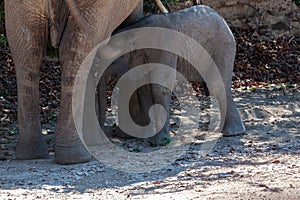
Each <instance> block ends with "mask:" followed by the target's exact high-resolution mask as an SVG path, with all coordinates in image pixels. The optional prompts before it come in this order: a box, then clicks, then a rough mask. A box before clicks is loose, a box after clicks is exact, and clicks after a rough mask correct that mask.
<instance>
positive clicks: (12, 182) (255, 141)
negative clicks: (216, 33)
mask: <svg viewBox="0 0 300 200" xmlns="http://www.w3.org/2000/svg"><path fill="white" fill-rule="evenodd" d="M235 96H236V98H235V100H236V102H237V103H238V106H239V109H240V111H241V114H242V116H243V120H244V122H245V125H246V128H247V134H246V135H243V136H236V137H227V138H220V139H219V140H218V143H217V144H216V145H215V147H214V149H213V151H212V152H210V153H209V154H208V155H207V156H206V157H201V156H200V155H199V152H197V149H199V148H200V146H201V141H199V143H195V144H194V145H192V147H191V149H190V151H188V152H187V154H186V155H184V156H182V157H181V158H179V159H178V160H177V161H176V162H174V163H172V164H171V165H169V166H168V167H167V168H165V169H162V170H159V171H155V172H149V173H143V174H133V173H131V174H130V173H125V172H121V171H116V170H113V169H110V168H107V167H105V166H104V165H102V164H101V163H99V162H98V161H97V160H93V161H91V162H89V163H85V164H78V165H68V166H61V165H57V164H55V163H53V155H50V156H49V159H45V160H31V161H18V160H14V159H11V160H4V161H0V166H1V167H0V199H1V200H6V199H7V200H8V199H275V200H277V199H299V198H300V189H299V188H300V104H299V103H300V95H299V93H294V94H293V95H289V94H284V93H283V92H282V91H277V92H267V91H256V92H251V93H248V92H236V94H235ZM12 157H13V155H12Z"/></svg>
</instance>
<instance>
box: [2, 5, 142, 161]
mask: <svg viewBox="0 0 300 200" xmlns="http://www.w3.org/2000/svg"><path fill="white" fill-rule="evenodd" d="M65 2H66V1H65V0H38V1H36V0H5V20H6V31H7V36H8V41H9V47H10V50H11V53H12V57H13V60H14V63H15V66H16V73H17V85H18V125H19V127H18V128H19V141H18V144H17V148H16V157H17V158H18V159H37V158H45V157H47V155H48V152H47V145H46V143H45V141H44V140H43V138H42V135H41V124H40V109H39V78H40V67H41V64H42V61H43V58H44V56H45V52H46V47H47V44H48V38H50V40H51V44H52V45H53V46H54V47H58V48H59V58H60V61H61V67H62V77H61V87H62V94H61V102H60V113H59V117H58V122H57V123H58V125H57V130H56V141H55V161H56V162H57V163H59V164H72V163H82V162H87V161H89V160H90V159H91V155H90V154H89V152H88V151H87V150H86V149H85V147H84V146H83V145H82V143H81V141H80V138H79V136H78V134H77V132H76V128H75V125H74V120H73V116H72V106H71V105H72V104H71V102H72V99H71V98H72V90H73V85H74V80H75V77H76V73H77V71H78V69H79V66H80V64H81V63H82V61H83V59H84V58H85V57H86V55H87V54H88V53H89V52H90V50H91V49H92V48H93V47H94V46H95V45H97V44H98V43H100V42H101V41H103V40H104V39H106V38H107V37H108V36H110V35H111V33H112V32H113V30H114V29H116V28H117V27H118V26H119V25H120V24H121V23H122V22H123V21H124V20H125V19H126V18H127V17H128V15H129V14H130V13H132V11H133V10H134V9H135V8H136V7H137V6H138V5H139V7H141V6H142V2H141V0H122V1H119V0H109V1H103V0H84V1H73V3H75V6H76V8H78V9H77V10H78V11H80V13H79V15H77V17H78V16H79V17H82V19H84V20H82V21H83V22H85V24H80V23H78V22H79V21H80V19H78V18H77V19H76V16H75V15H70V13H71V14H72V13H76V12H75V11H74V10H72V9H71V10H70V11H71V12H69V9H68V7H67V5H66V3H65ZM68 2H70V1H68ZM139 3H140V4H139ZM138 10H139V11H141V9H138ZM72 11H73V12H72ZM77 14H78V13H77ZM141 14H142V13H141ZM134 18H135V17H133V18H131V19H129V21H131V22H132V21H134ZM78 20H79V21H78ZM80 25H84V29H83V27H80ZM49 35H50V37H49Z"/></svg>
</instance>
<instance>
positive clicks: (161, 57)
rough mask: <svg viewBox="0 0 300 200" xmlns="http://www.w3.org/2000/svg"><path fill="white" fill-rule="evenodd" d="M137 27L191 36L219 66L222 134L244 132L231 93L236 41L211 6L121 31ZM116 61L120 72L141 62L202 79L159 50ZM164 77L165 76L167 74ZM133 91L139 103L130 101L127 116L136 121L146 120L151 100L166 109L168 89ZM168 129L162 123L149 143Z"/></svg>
mask: <svg viewBox="0 0 300 200" xmlns="http://www.w3.org/2000/svg"><path fill="white" fill-rule="evenodd" d="M139 27H163V28H168V29H172V30H176V31H179V32H181V33H184V34H186V35H188V36H190V37H191V38H193V39H195V40H196V41H197V42H198V43H199V44H201V45H202V46H203V47H204V48H205V49H206V51H207V52H208V53H209V54H210V55H211V57H212V58H213V60H214V62H215V64H216V65H217V66H218V68H219V71H220V74H221V76H222V78H223V81H224V85H225V90H226V98H227V99H226V100H227V109H226V117H225V124H224V127H223V130H222V133H223V135H224V136H233V135H239V134H242V133H244V132H245V127H244V125H243V123H242V120H241V117H240V114H239V111H238V110H237V107H236V105H235V103H234V101H233V97H232V92H231V79H232V73H233V64H234V58H235V51H236V50H235V45H236V44H235V40H234V37H233V35H232V33H231V31H230V29H229V27H228V26H227V24H226V22H225V21H224V19H223V18H222V17H221V16H219V15H218V14H217V13H216V12H215V11H214V10H213V9H211V8H208V7H206V6H195V7H192V8H188V9H184V10H181V11H177V12H173V13H168V14H159V15H151V16H148V17H145V18H143V19H142V20H140V21H139V22H137V23H136V24H135V25H133V26H131V27H128V28H126V29H124V30H128V29H134V28H139ZM125 60H126V59H125ZM117 62H118V61H117ZM119 62H120V63H121V62H123V63H122V64H120V66H122V67H123V71H124V68H131V67H134V66H138V65H141V64H144V63H162V64H166V65H168V66H172V67H174V68H176V67H177V70H178V71H179V72H181V73H182V74H184V75H185V77H186V78H187V79H188V80H189V81H202V78H201V76H200V74H199V73H198V72H197V71H196V70H195V69H194V68H193V67H192V66H191V65H190V64H189V63H187V62H185V61H184V60H183V59H181V58H177V56H176V55H173V54H170V53H167V52H162V51H159V50H139V51H135V52H132V53H131V55H130V59H127V60H126V61H125V62H128V65H126V64H124V60H123V61H119ZM122 67H120V68H122ZM121 71H122V70H121ZM165 76H166V77H167V76H168V75H165ZM137 93H138V99H139V101H138V102H139V103H135V104H133V105H134V108H132V109H131V115H132V117H133V119H134V121H136V122H137V123H140V124H144V125H146V124H147V123H149V117H148V114H147V113H148V111H149V108H150V106H151V105H153V104H154V103H159V104H161V105H163V106H164V107H165V109H167V110H169V104H170V95H171V94H170V91H168V90H166V89H164V88H162V87H157V86H155V85H152V86H149V85H148V86H146V87H144V88H143V89H139V90H138V92H137ZM167 113H170V112H167ZM119 120H120V119H119ZM168 121H169V120H168ZM168 121H167V122H168ZM168 132H169V124H168V123H166V124H165V126H164V128H163V130H162V131H160V132H159V134H157V135H156V136H154V137H152V138H150V139H149V140H150V141H151V142H153V143H159V141H160V140H161V139H162V138H164V137H168Z"/></svg>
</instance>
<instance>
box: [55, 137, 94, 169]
mask: <svg viewBox="0 0 300 200" xmlns="http://www.w3.org/2000/svg"><path fill="white" fill-rule="evenodd" d="M91 158H92V156H91V154H90V153H89V152H88V150H87V149H86V148H85V147H84V145H83V144H82V143H81V142H80V140H79V141H78V142H76V143H75V144H74V143H73V144H72V146H70V145H69V144H67V145H61V144H56V145H55V154H54V160H55V162H56V163H57V164H61V165H69V164H77V163H85V162H89V161H90V160H91Z"/></svg>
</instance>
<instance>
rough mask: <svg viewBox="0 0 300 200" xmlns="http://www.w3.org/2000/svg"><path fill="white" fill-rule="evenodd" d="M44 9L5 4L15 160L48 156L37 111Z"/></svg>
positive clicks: (43, 36) (44, 25)
mask: <svg viewBox="0 0 300 200" xmlns="http://www.w3.org/2000/svg"><path fill="white" fill-rule="evenodd" d="M23 4H24V5H23ZM46 5H47V4H46V3H45V2H44V4H43V1H41V3H40V4H39V5H38V6H35V8H34V9H32V10H31V8H33V7H30V6H29V5H25V3H23V2H19V1H17V2H15V1H5V11H6V16H5V20H6V31H7V36H8V40H9V47H10V50H11V53H12V57H13V60H14V63H15V66H16V73H17V85H18V126H19V127H18V128H19V140H18V144H17V147H16V157H17V159H38V158H45V157H47V155H48V151H47V145H46V143H45V141H44V139H43V138H42V134H41V124H40V109H39V96H40V95H39V78H40V67H41V65H42V60H43V56H44V53H45V49H46V41H47V40H46V38H47V37H46V30H47V29H46V26H47V20H46V14H45V11H46V10H47V9H46ZM26 9H29V10H30V13H29V10H26ZM15 13H18V15H16V14H15ZM28 13H29V14H30V16H29V14H28ZM33 19H35V20H33ZM30 20H31V21H30Z"/></svg>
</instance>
